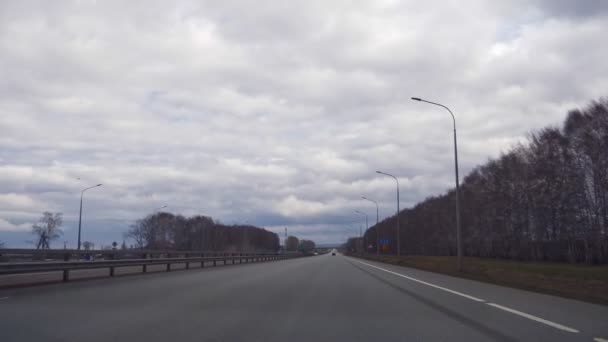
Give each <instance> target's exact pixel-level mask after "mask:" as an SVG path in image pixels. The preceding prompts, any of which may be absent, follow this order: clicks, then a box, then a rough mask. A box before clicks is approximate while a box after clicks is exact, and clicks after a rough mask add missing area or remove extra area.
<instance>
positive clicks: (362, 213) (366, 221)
mask: <svg viewBox="0 0 608 342" xmlns="http://www.w3.org/2000/svg"><path fill="white" fill-rule="evenodd" d="M355 213H357V214H359V215H364V216H365V231H366V232H367V230H368V229H369V221H368V219H367V214H366V213H364V212H362V211H359V210H355ZM363 236H365V235H363V234H361V243H362V244H363V252H365V250H367V248H366V247H365V242H364V241H363Z"/></svg>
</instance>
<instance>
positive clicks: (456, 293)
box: [351, 259, 485, 303]
mask: <svg viewBox="0 0 608 342" xmlns="http://www.w3.org/2000/svg"><path fill="white" fill-rule="evenodd" d="M351 260H353V261H356V262H358V263H361V264H364V265H367V266H369V267H373V268H377V269H379V270H382V271H384V272H388V273H390V274H394V275H396V276H399V277H402V278H405V279H409V280H411V281H415V282H417V283H420V284H424V285H427V286H430V287H434V288H436V289H440V290H443V291H446V292H449V293H453V294H455V295H459V296H461V297H464V298H468V299H470V300H474V301H476V302H480V303H485V300H483V299H481V298H477V297H473V296H470V295H468V294H465V293H462V292H458V291H454V290H450V289H447V288H445V287H441V286H438V285H435V284H431V283H427V282H426V281H422V280H419V279H416V278H412V277H408V276H406V275H403V274H401V273H397V272H393V271H389V270H387V269H384V268H382V267H378V266H375V265H372V264H368V263H366V262H363V261H359V260H354V259H351Z"/></svg>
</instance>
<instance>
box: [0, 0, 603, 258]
mask: <svg viewBox="0 0 608 342" xmlns="http://www.w3.org/2000/svg"><path fill="white" fill-rule="evenodd" d="M174 3H175V4H174ZM465 4H466V5H465ZM607 32H608V2H606V1H602V0H597V1H568V0H561V1H559V0H558V1H550V0H546V1H528V0H526V1H523V0H522V1H503V2H499V1H443V0H442V1H424V2H421V1H378V0H374V1H326V0H321V1H311V0H306V1H226V0H222V1H209V2H206V1H192V2H189V1H175V2H174V1H99V2H98V1H74V2H67V1H65V2H64V1H40V2H37V1H20V0H19V1H17V0H16V1H2V2H0V70H2V71H1V75H0V240H1V241H4V242H5V243H6V244H7V245H8V246H10V247H20V246H28V245H27V244H26V241H27V240H32V237H31V235H30V234H29V231H30V229H31V225H32V223H33V222H35V221H36V220H37V219H38V217H39V216H40V215H41V213H42V212H43V211H46V210H48V211H54V212H62V213H64V216H65V223H64V227H63V228H64V232H65V234H64V237H63V238H62V239H61V241H60V242H57V243H56V244H55V246H56V247H59V245H63V243H62V241H67V243H68V246H71V247H74V246H75V241H76V237H77V222H78V205H79V196H80V190H81V189H82V188H85V187H88V186H91V185H94V184H97V183H103V186H102V187H100V188H96V189H92V190H90V191H88V192H86V194H85V202H84V215H83V240H91V241H94V242H96V243H97V245H98V246H99V245H100V244H108V243H110V242H111V241H113V240H117V241H121V240H122V233H123V232H124V231H125V230H126V229H127V228H128V226H129V224H131V223H132V222H133V221H134V220H136V219H138V218H141V217H143V216H145V215H147V214H149V213H151V212H152V211H153V210H154V209H155V208H158V207H161V206H163V205H165V204H167V205H168V206H169V207H168V208H167V210H169V211H171V212H173V213H178V214H183V215H187V216H190V215H196V214H204V215H210V216H212V217H213V218H215V219H218V220H220V221H222V222H224V223H228V224H232V223H249V224H254V225H257V226H262V227H266V228H267V229H269V230H273V231H276V232H280V233H281V234H282V232H283V229H284V228H283V227H288V229H289V232H290V233H293V234H295V235H297V236H299V237H301V238H309V239H313V240H315V241H317V242H341V241H343V240H344V239H345V238H346V237H347V236H348V235H353V234H354V233H355V232H356V233H357V234H358V230H359V226H360V225H361V224H365V222H364V220H363V221H362V220H361V219H360V218H359V217H357V216H356V214H354V213H353V211H354V210H362V211H366V212H368V213H369V214H370V223H371V221H374V222H375V208H374V206H373V204H372V203H370V202H365V201H363V200H361V199H360V197H361V196H362V195H364V196H368V197H370V198H373V199H376V200H378V201H379V202H380V217H381V219H382V217H386V216H389V215H392V214H394V212H395V209H396V208H395V207H396V205H395V183H394V180H393V179H391V178H388V177H381V176H379V175H377V174H376V173H375V172H374V171H375V170H382V171H385V172H389V173H392V174H395V175H396V176H398V177H399V181H400V183H401V202H402V205H401V206H402V208H403V207H409V206H412V205H414V204H415V203H416V202H418V201H421V200H423V199H424V198H426V197H428V196H431V195H436V194H440V193H443V192H445V191H446V190H447V189H448V188H449V187H451V186H453V159H452V158H453V157H452V148H453V147H452V122H451V118H450V117H449V114H448V113H447V112H446V111H444V110H442V109H441V108H439V107H435V106H431V105H426V104H423V103H419V102H413V101H411V100H410V97H411V96H419V97H423V98H426V99H429V100H433V101H437V102H441V103H443V104H445V105H448V106H449V107H450V108H451V109H452V110H453V111H454V114H455V115H456V117H457V124H458V134H459V152H460V158H461V174H462V175H463V176H464V175H465V174H466V173H467V172H469V171H470V170H471V169H472V168H473V167H475V166H476V165H478V164H482V163H484V162H485V161H486V160H487V159H488V158H493V157H497V156H499V154H500V152H501V151H506V150H508V148H509V147H510V146H511V145H513V144H515V143H517V142H519V141H524V139H525V136H526V134H527V133H529V132H530V131H532V130H535V129H540V128H542V127H544V126H547V125H558V124H560V123H561V121H562V120H563V119H564V117H565V115H566V112H567V110H568V109H572V108H576V107H581V106H584V105H586V104H588V103H589V101H591V100H594V99H598V98H599V97H601V96H604V95H607V94H606V90H607V89H608V63H606V61H608V44H606V33H607Z"/></svg>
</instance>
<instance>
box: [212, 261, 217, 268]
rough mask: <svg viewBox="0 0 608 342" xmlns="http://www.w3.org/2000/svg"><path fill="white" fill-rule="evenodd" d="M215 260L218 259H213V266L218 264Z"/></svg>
mask: <svg viewBox="0 0 608 342" xmlns="http://www.w3.org/2000/svg"><path fill="white" fill-rule="evenodd" d="M215 261H216V260H215V259H213V267H215V266H217V265H216V263H215Z"/></svg>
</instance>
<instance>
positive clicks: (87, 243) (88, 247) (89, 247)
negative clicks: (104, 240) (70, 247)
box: [82, 241, 95, 251]
mask: <svg viewBox="0 0 608 342" xmlns="http://www.w3.org/2000/svg"><path fill="white" fill-rule="evenodd" d="M82 248H84V250H85V251H90V250H92V249H94V248H95V244H94V243H92V242H91V241H83V242H82Z"/></svg>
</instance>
